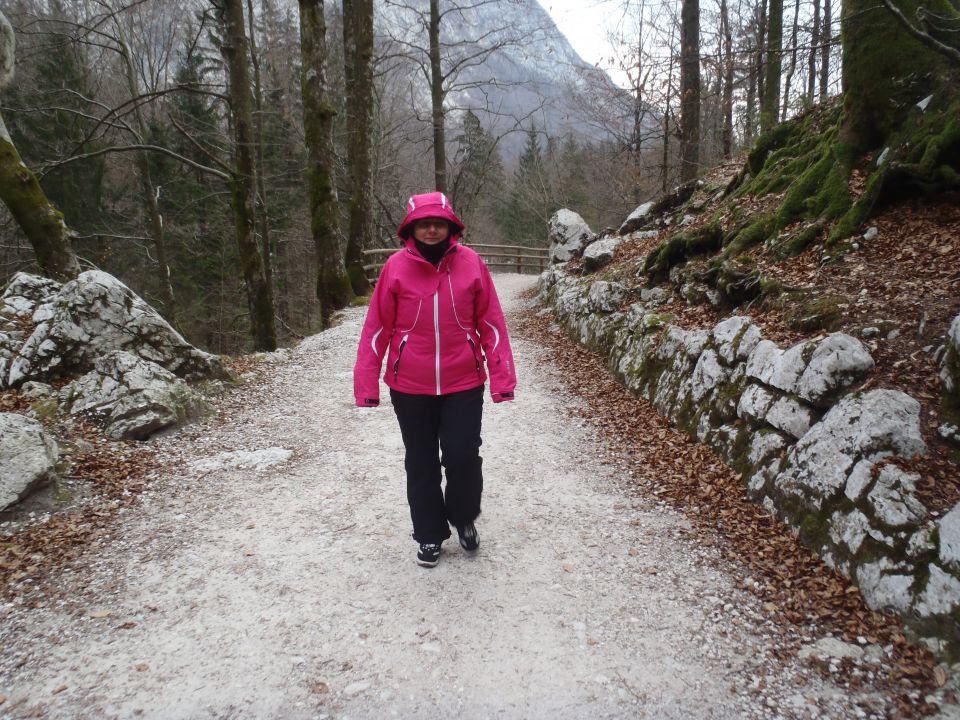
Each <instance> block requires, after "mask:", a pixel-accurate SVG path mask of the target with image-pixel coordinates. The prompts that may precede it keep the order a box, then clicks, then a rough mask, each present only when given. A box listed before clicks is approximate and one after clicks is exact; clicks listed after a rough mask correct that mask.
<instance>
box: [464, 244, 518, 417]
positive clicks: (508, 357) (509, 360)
mask: <svg viewBox="0 0 960 720" xmlns="http://www.w3.org/2000/svg"><path fill="white" fill-rule="evenodd" d="M477 260H478V262H479V263H480V293H479V295H478V296H477V299H476V303H475V305H474V307H475V308H476V313H477V316H476V318H475V320H476V327H477V330H478V331H479V332H480V346H481V347H482V348H483V354H484V356H486V359H487V372H488V374H489V375H490V395H491V397H492V398H493V401H494V402H495V403H498V402H503V401H504V400H513V390H514V388H515V387H516V385H517V373H516V370H515V368H514V365H513V351H512V350H511V349H510V337H509V335H508V334H507V324H506V322H505V321H504V318H503V310H502V309H501V307H500V299H499V298H498V297H497V289H496V288H495V287H494V285H493V278H492V277H491V276H490V270H489V269H487V266H486V264H485V263H484V262H483V260H481V259H480V258H477Z"/></svg>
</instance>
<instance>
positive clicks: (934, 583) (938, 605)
mask: <svg viewBox="0 0 960 720" xmlns="http://www.w3.org/2000/svg"><path fill="white" fill-rule="evenodd" d="M957 605H960V580H957V578H955V577H954V576H953V575H950V574H948V573H945V572H944V571H943V570H941V569H940V568H939V567H937V566H936V565H933V564H931V565H930V578H929V579H928V580H927V587H926V588H924V590H923V592H922V593H920V596H919V597H918V598H917V603H916V605H914V608H913V609H914V611H915V612H916V613H917V614H918V615H919V616H920V617H923V618H925V617H930V616H931V615H946V614H947V613H949V612H951V611H952V610H953V609H954V608H955V607H957Z"/></svg>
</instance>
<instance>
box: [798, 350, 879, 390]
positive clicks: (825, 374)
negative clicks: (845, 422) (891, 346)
mask: <svg viewBox="0 0 960 720" xmlns="http://www.w3.org/2000/svg"><path fill="white" fill-rule="evenodd" d="M873 366H874V363H873V358H872V357H870V353H869V352H867V348H866V347H864V345H863V343H862V342H860V341H859V340H857V339H856V338H855V337H852V336H850V335H847V334H846V333H832V334H831V335H828V336H827V337H826V338H825V339H824V340H823V341H822V342H820V343H819V344H818V345H817V347H816V349H815V350H814V351H813V354H812V355H811V357H810V362H809V363H808V364H807V366H806V368H805V369H804V371H803V374H802V375H801V376H800V378H799V380H798V381H797V385H796V394H797V395H799V396H800V397H802V398H803V399H804V400H808V401H809V402H811V403H814V404H821V403H823V402H825V401H829V400H831V399H832V398H834V397H836V396H837V394H839V393H840V392H842V391H843V390H846V389H847V388H848V387H850V386H851V385H853V384H854V383H856V382H859V381H860V380H863V379H864V378H865V377H866V376H867V373H869V372H870V371H871V370H872V369H873Z"/></svg>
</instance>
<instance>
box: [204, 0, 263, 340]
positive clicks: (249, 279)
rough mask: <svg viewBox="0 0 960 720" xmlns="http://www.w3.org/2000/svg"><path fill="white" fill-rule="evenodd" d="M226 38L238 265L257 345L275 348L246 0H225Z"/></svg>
mask: <svg viewBox="0 0 960 720" xmlns="http://www.w3.org/2000/svg"><path fill="white" fill-rule="evenodd" d="M218 9H219V10H220V12H221V13H222V18H223V27H224V38H223V44H222V45H221V47H220V51H221V53H222V54H223V57H224V60H225V61H226V65H227V76H228V85H229V91H230V116H231V121H232V126H233V138H234V143H233V153H234V165H235V169H234V172H233V173H232V175H231V178H230V181H229V184H230V191H231V197H232V202H233V213H234V230H235V232H236V240H237V250H238V251H239V253H240V266H241V268H242V269H243V278H244V281H245V283H246V288H247V304H248V307H249V310H250V332H251V334H252V336H253V345H254V349H256V350H266V351H272V350H276V348H277V331H276V325H275V322H274V316H273V292H272V289H271V287H270V283H269V281H268V279H267V275H266V272H265V271H264V265H263V257H262V256H261V255H260V249H259V248H258V247H257V240H256V235H255V232H254V227H255V221H256V217H255V211H254V165H253V147H254V132H253V116H252V113H251V105H252V98H251V92H250V72H249V66H248V60H249V55H248V51H247V36H246V32H245V30H244V17H243V16H244V13H243V3H242V0H223V4H222V5H221V6H220V7H219V8H218Z"/></svg>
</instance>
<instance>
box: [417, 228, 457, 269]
mask: <svg viewBox="0 0 960 720" xmlns="http://www.w3.org/2000/svg"><path fill="white" fill-rule="evenodd" d="M459 250H460V236H459V235H454V236H453V237H451V238H450V247H448V248H447V252H445V253H444V255H443V257H442V258H441V259H440V265H439V267H437V268H436V269H437V270H439V269H440V268H442V267H443V266H444V264H447V265H449V264H450V258H451V257H453V256H454V255H455V254H456V253H457V252H459ZM403 252H404V255H406V256H407V257H409V258H410V259H411V260H414V261H415V262H420V263H423V264H424V265H426V266H428V267H430V268H433V264H432V263H431V262H430V261H429V260H427V259H426V258H425V257H424V256H423V255H421V254H420V251H419V250H417V245H416V243H415V242H414V241H413V238H408V239H407V240H406V241H405V242H404V244H403Z"/></svg>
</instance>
